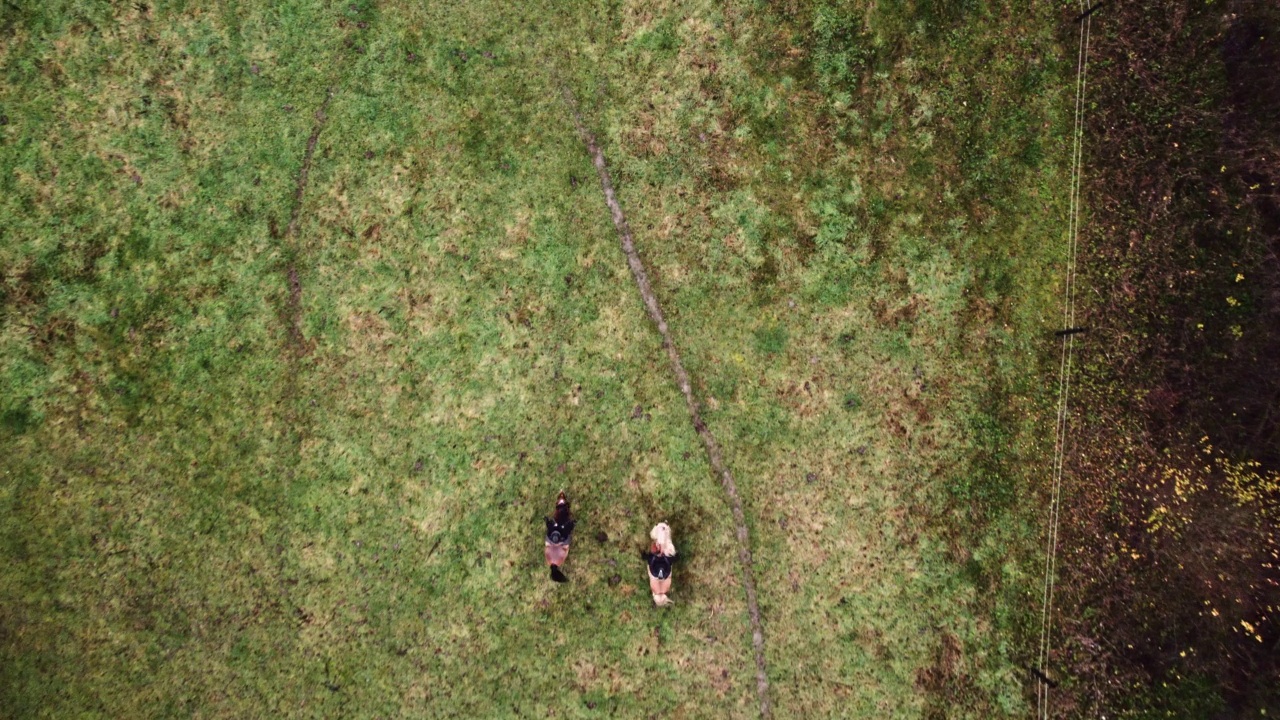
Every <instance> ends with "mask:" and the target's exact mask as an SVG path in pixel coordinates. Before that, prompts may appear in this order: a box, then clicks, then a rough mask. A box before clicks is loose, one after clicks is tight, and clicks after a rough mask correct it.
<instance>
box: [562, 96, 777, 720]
mask: <svg viewBox="0 0 1280 720" xmlns="http://www.w3.org/2000/svg"><path fill="white" fill-rule="evenodd" d="M563 93H564V99H565V103H566V104H568V106H569V109H570V111H571V113H572V114H573V123H574V125H575V126H576V127H577V129H578V135H579V136H581V137H582V142H583V143H584V144H585V145H586V146H587V152H589V153H590V154H591V162H592V164H594V165H595V168H596V174H597V175H599V177H600V189H601V190H602V191H603V192H604V201H605V204H606V205H608V206H609V212H610V213H611V214H612V215H613V224H614V227H616V228H617V230H618V239H619V241H620V242H621V243H622V252H623V254H625V255H626V256H627V265H628V266H630V268H631V275H632V277H634V278H635V281H636V287H637V289H639V291H640V297H641V298H643V300H644V307H645V310H646V311H647V312H648V314H649V319H651V320H653V324H654V325H656V326H657V328H658V333H659V334H661V335H662V346H663V347H664V348H666V350H667V357H668V358H669V359H670V360H671V372H672V373H673V374H674V375H675V377H676V384H677V385H679V386H680V393H681V394H682V395H684V402H685V406H686V407H687V408H688V410H689V419H690V420H691V421H692V422H693V427H694V429H696V430H697V431H698V437H699V438H701V439H702V445H703V447H704V448H706V451H707V461H708V462H710V463H711V469H712V470H714V471H715V473H716V475H718V476H719V477H720V482H721V484H722V485H723V486H724V491H725V494H726V495H728V497H729V505H730V507H732V508H733V521H734V524H735V525H736V527H737V531H738V532H737V535H738V562H739V563H740V564H741V566H742V587H743V589H744V590H745V591H746V594H747V610H748V612H749V613H750V615H751V645H752V648H753V649H754V651H755V657H756V692H757V693H758V694H759V696H760V716H761V717H765V718H767V717H769V678H768V674H767V673H766V672H765V662H764V631H763V630H762V629H761V626H760V604H759V602H758V601H757V599H756V585H755V578H754V572H753V571H752V569H751V542H750V537H749V536H748V534H747V519H746V516H745V515H744V514H743V512H742V498H741V497H740V496H739V495H738V485H737V483H736V482H734V480H733V473H731V472H730V471H729V468H728V466H726V465H725V463H724V458H723V457H722V455H721V452H720V445H719V443H717V442H716V439H715V436H714V435H712V434H711V431H710V430H709V429H708V428H707V424H706V423H705V422H703V420H702V414H701V413H700V412H699V411H698V403H697V401H696V400H694V399H693V390H692V386H691V385H690V383H689V373H688V372H687V371H686V370H685V369H684V363H683V362H681V360H680V353H679V351H677V350H676V344H675V341H674V340H672V338H671V332H670V329H669V328H668V327H667V321H666V319H665V318H664V317H663V315H662V308H661V307H660V306H659V305H658V299H657V298H656V297H655V296H654V294H653V286H651V285H650V284H649V276H648V274H647V273H646V272H645V269H644V263H643V262H641V261H640V255H639V254H638V253H637V252H636V247H635V242H634V241H633V239H632V237H631V228H630V227H629V226H628V225H627V218H626V216H625V215H623V213H622V206H621V205H619V204H618V198H617V196H616V195H615V194H614V192H613V182H612V181H611V180H610V178H609V169H608V167H607V166H606V164H605V161H604V153H603V152H602V151H601V150H600V145H599V144H598V143H597V142H596V138H595V135H593V134H592V133H591V131H590V130H588V129H587V127H586V125H585V124H584V123H583V121H582V113H581V112H580V111H579V109H578V103H577V101H576V100H575V99H574V97H573V93H571V92H570V91H569V90H568V89H567V88H566V89H564V90H563Z"/></svg>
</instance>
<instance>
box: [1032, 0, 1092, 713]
mask: <svg viewBox="0 0 1280 720" xmlns="http://www.w3.org/2000/svg"><path fill="white" fill-rule="evenodd" d="M1080 8H1081V11H1082V12H1083V13H1085V14H1084V15H1083V19H1082V21H1081V23H1080V45H1079V51H1078V54H1077V66H1076V67H1077V71H1076V98H1075V101H1076V102H1075V116H1074V118H1073V123H1074V125H1073V137H1072V157H1071V162H1072V168H1071V182H1070V190H1069V200H1068V222H1067V236H1068V243H1067V264H1066V272H1065V275H1066V278H1065V286H1064V289H1063V293H1064V298H1063V323H1064V325H1063V327H1066V328H1071V327H1074V326H1075V317H1076V313H1075V300H1076V260H1077V257H1078V250H1079V244H1080V204H1081V203H1080V196H1081V188H1082V184H1083V182H1082V177H1083V173H1082V170H1081V168H1082V166H1083V159H1084V111H1085V103H1084V96H1085V90H1086V88H1087V84H1088V63H1089V30H1090V25H1091V20H1092V18H1091V17H1090V16H1089V14H1088V13H1087V12H1086V10H1087V8H1086V6H1085V2H1084V1H1083V0H1081V2H1080ZM1074 349H1075V337H1074V335H1073V334H1067V335H1066V336H1064V338H1063V344H1062V354H1061V359H1060V362H1059V375H1058V377H1059V380H1058V412H1057V418H1056V422H1055V428H1054V460H1053V466H1052V482H1051V490H1050V502H1049V522H1048V525H1049V528H1048V530H1049V532H1048V537H1047V538H1046V549H1045V579H1044V593H1043V598H1042V600H1043V604H1042V609H1041V615H1040V618H1041V620H1040V650H1039V655H1038V664H1039V668H1040V670H1041V671H1042V672H1046V674H1047V664H1048V658H1049V651H1050V648H1051V640H1052V629H1053V595H1054V589H1055V584H1056V575H1057V551H1058V537H1059V532H1058V530H1059V521H1060V517H1061V498H1062V480H1063V477H1064V474H1065V466H1066V448H1067V429H1068V420H1069V412H1068V403H1069V400H1070V394H1071V370H1072V360H1073V353H1074ZM1049 689H1050V688H1049V686H1048V684H1047V683H1044V682H1037V684H1036V711H1037V716H1038V717H1040V718H1042V720H1047V719H1048V716H1049Z"/></svg>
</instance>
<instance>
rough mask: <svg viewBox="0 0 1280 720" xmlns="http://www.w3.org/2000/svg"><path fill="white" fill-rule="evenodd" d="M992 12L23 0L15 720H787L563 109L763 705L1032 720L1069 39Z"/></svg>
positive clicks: (10, 16) (711, 533) (7, 682)
mask: <svg viewBox="0 0 1280 720" xmlns="http://www.w3.org/2000/svg"><path fill="white" fill-rule="evenodd" d="M968 8H969V6H968V5H967V4H965V5H955V6H951V5H945V6H944V5H943V4H941V3H933V2H923V1H921V2H918V3H916V4H915V5H914V6H910V7H908V6H906V5H904V6H903V7H901V8H899V9H893V7H892V5H889V6H884V5H879V4H874V3H861V2H846V3H838V2H833V1H828V0H822V1H820V2H816V3H799V4H792V5H791V6H789V7H784V8H781V9H777V8H775V9H766V7H765V6H764V4H763V3H761V4H759V5H756V4H752V3H747V4H730V5H721V4H713V3H708V2H698V1H696V0H690V1H687V2H677V1H675V0H671V1H666V2H636V1H633V0H626V2H612V3H599V4H585V3H584V4H569V3H555V2H545V1H543V2H538V1H535V2H530V3H501V2H491V1H490V0H477V1H475V2H469V3H451V4H438V3H409V2H403V1H402V0H395V1H394V2H393V1H386V2H372V1H371V0H357V1H356V2H354V3H350V2H333V3H326V2H309V1H306V0H285V1H283V2H276V3H267V2H260V3H253V2H237V1H235V0H222V1H220V2H200V3H195V2H183V1H182V0H172V1H165V0H160V1H157V2H154V3H153V2H147V1H144V2H140V3H115V4H108V3H95V2H88V0H67V1H63V0H56V1H55V0H51V1H50V2H46V3H27V2H23V1H22V0H19V1H18V2H16V3H14V2H8V3H5V4H4V5H3V6H0V28H2V29H3V33H0V38H2V39H0V73H2V75H0V116H3V119H4V124H3V125H0V228H2V229H0V272H2V279H3V285H2V286H0V292H2V293H3V294H2V295H0V311H2V312H3V315H2V316H0V415H2V417H3V423H0V472H2V473H3V476H4V477H3V482H2V483H0V707H3V708H4V710H3V711H0V714H4V715H8V716H12V717H144V716H181V717H393V716H394V717H399V716H425V717H446V716H453V717H477V718H482V717H483V718H488V717H494V718H497V717H551V716H554V717H584V718H585V717H675V718H681V717H684V718H703V717H753V716H755V715H756V714H757V713H758V705H757V699H756V694H755V687H754V682H753V660H752V655H751V643H750V631H749V622H748V617H747V613H746V608H745V600H744V596H743V592H742V589H741V584H740V574H739V573H740V571H739V567H738V564H737V558H736V554H735V547H736V546H735V541H734V529H733V522H732V517H731V515H730V512H729V507H728V505H727V503H726V500H725V497H724V494H723V492H722V490H721V488H720V485H719V483H718V482H717V480H716V478H715V477H714V476H713V475H712V473H711V472H710V471H709V468H708V464H707V460H706V457H705V455H704V453H703V451H702V447H701V445H700V444H699V441H698V438H697V435H696V434H695V432H694V429H693V427H692V426H691V425H690V423H689V419H688V416H687V414H686V413H685V409H684V406H683V401H682V399H681V396H680V393H679V391H678V389H677V388H676V386H675V384H674V382H673V380H672V379H671V375H670V372H669V370H668V367H667V364H666V359H665V355H664V353H663V350H662V347H661V344H660V341H659V339H658V335H657V333H656V332H655V331H654V330H653V328H652V327H651V326H650V324H649V323H648V320H647V318H646V317H645V315H644V311H643V307H642V306H641V304H640V299H639V296H638V294H637V292H636V290H635V287H634V285H633V283H632V281H631V276H630V274H629V272H628V270H627V267H626V264H625V261H624V259H623V256H622V253H621V252H620V250H619V248H618V243H617V237H616V234H615V232H614V229H613V227H612V225H611V222H610V218H609V214H608V211H607V210H606V208H605V206H604V202H603V199H602V196H601V193H600V189H599V186H598V184H597V183H596V181H595V175H594V171H593V169H592V167H591V164H590V161H589V159H588V156H587V154H586V152H585V150H584V149H583V146H582V144H581V143H580V142H579V140H578V138H577V136H576V134H575V132H574V127H573V124H572V121H571V119H570V116H569V113H568V110H567V108H566V107H565V105H564V103H563V102H562V99H561V94H560V89H561V87H568V88H569V89H571V90H572V91H573V92H574V93H575V94H576V95H577V97H578V98H579V102H580V103H581V105H582V109H583V112H584V116H585V118H586V121H587V123H588V124H589V125H590V126H591V127H592V129H593V130H594V131H595V132H596V134H597V135H598V136H599V138H600V140H601V143H602V145H603V148H604V152H605V154H606V156H607V157H608V159H609V162H610V165H611V170H612V172H613V174H614V181H615V183H616V185H617V189H618V192H619V195H620V199H621V201H622V204H623V207H624V209H625V210H626V211H627V213H628V218H629V220H630V223H631V226H632V228H633V229H634V230H635V233H636V242H637V245H638V247H639V250H640V252H641V254H642V255H643V256H644V258H645V261H646V262H647V263H648V265H649V269H650V273H651V275H652V279H653V281H654V285H655V288H656V290H657V293H658V296H659V299H660V300H661V301H662V303H663V305H664V309H665V310H666V313H667V315H668V320H669V322H670V324H671V327H672V331H673V333H674V336H675V339H676V342H677V343H678V344H679V346H680V349H681V352H682V353H683V356H684V360H685V362H686V364H687V365H688V367H689V370H690V373H691V375H692V376H693V380H694V384H695V392H696V394H697V395H698V397H699V398H700V399H702V400H703V403H704V406H705V409H704V412H705V417H706V418H707V422H708V425H709V426H710V428H711V430H712V431H713V432H714V433H715V434H716V436H717V438H718V439H719V441H720V443H721V444H722V445H723V446H724V448H725V450H726V453H727V458H726V459H727V461H728V464H729V465H730V467H731V468H732V469H733V471H734V473H735V475H736V476H737V478H738V483H739V486H740V490H741V492H742V494H743V498H744V501H745V504H746V514H747V518H748V521H749V525H750V531H751V543H752V547H753V551H754V553H755V556H756V561H757V565H756V579H757V582H758V586H759V590H760V594H761V610H762V614H763V623H764V631H765V637H766V641H765V642H766V650H767V652H766V657H767V662H768V670H769V678H770V682H771V688H770V693H771V699H772V701H773V704H774V706H775V715H776V716H777V717H906V718H911V717H921V718H934V717H944V716H945V717H972V718H990V717H1019V716H1025V715H1026V714H1027V713H1028V704H1029V703H1031V704H1034V699H1033V696H1032V695H1031V691H1032V688H1031V684H1030V681H1029V679H1028V677H1027V674H1026V672H1025V670H1024V669H1023V665H1025V664H1026V663H1027V662H1030V658H1031V657H1032V655H1033V654H1034V647H1033V644H1034V638H1033V637H1032V635H1033V626H1035V625H1036V623H1037V622H1038V619H1039V618H1038V614H1039V610H1040V596H1039V592H1038V590H1039V588H1038V582H1039V580H1040V574H1039V573H1040V570H1039V568H1040V563H1041V562H1042V556H1041V553H1042V552H1043V547H1042V531H1041V528H1040V523H1041V522H1042V520H1043V518H1042V510H1041V508H1042V502H1043V495H1044V492H1045V489H1046V485H1047V477H1048V457H1047V456H1048V453H1049V451H1050V450H1051V449H1052V419H1051V415H1052V412H1051V409H1050V410H1048V411H1046V409H1047V408H1049V407H1050V405H1051V402H1052V399H1053V396H1052V395H1051V392H1052V391H1053V390H1054V389H1056V384H1055V383H1054V382H1053V377H1054V375H1053V373H1054V371H1055V370H1056V365H1054V364H1053V363H1052V362H1046V359H1047V358H1048V352H1049V351H1050V350H1052V349H1053V348H1054V347H1055V346H1054V345H1052V331H1053V330H1055V329H1057V323H1058V317H1059V313H1058V309H1057V308H1058V305H1057V303H1058V302H1059V301H1058V297H1059V295H1060V293H1061V269H1062V261H1063V258H1064V257H1065V237H1066V210H1067V208H1066V195H1067V186H1068V175H1067V172H1066V168H1067V162H1068V160H1069V157H1068V156H1069V142H1068V137H1069V132H1070V129H1069V128H1070V120H1071V118H1070V102H1071V93H1072V84H1071V82H1072V73H1073V72H1074V52H1075V48H1074V47H1068V48H1065V49H1064V48H1063V47H1061V46H1060V45H1059V40H1060V35H1059V33H1060V32H1062V30H1061V28H1062V24H1063V17H1064V14H1063V13H1060V12H1059V10H1060V9H1059V8H1053V7H1044V6H1037V7H1036V8H1034V9H1032V10H1027V9H1025V8H1006V7H1000V8H987V9H979V8H977V7H975V8H973V9H968ZM1063 12H1066V11H1063ZM326 98H329V99H328V100H327V101H326ZM326 102H327V104H326ZM322 106H323V108H324V112H323V116H322V117H321V116H318V115H317V112H318V111H319V110H320V109H321V108H322ZM315 132H318V136H317V140H316V142H315V146H314V153H313V155H311V157H310V166H309V170H308V172H307V176H306V178H307V179H306V183H305V192H304V193H303V195H302V200H301V204H300V206H298V205H296V198H297V189H298V187H299V175H300V172H301V171H302V168H303V164H304V161H305V158H306V157H307V146H308V139H309V137H311V136H312V135H313V133H315ZM561 488H564V489H567V491H568V492H569V493H570V495H571V497H572V498H573V499H574V501H575V511H576V515H577V517H578V520H579V523H578V531H577V539H576V540H575V545H574V549H573V553H572V555H571V557H570V560H569V564H568V567H567V571H568V574H569V576H570V577H571V579H572V582H571V583H570V584H568V585H564V586H559V585H554V584H553V583H551V582H550V581H549V580H548V579H547V576H546V569H545V567H544V565H543V561H542V556H541V552H542V550H541V533H542V522H541V518H542V516H543V515H544V514H546V513H547V512H549V510H550V508H551V505H552V502H553V500H554V496H555V493H556V491H558V490H560V489H561ZM659 520H666V521H668V522H669V523H670V524H671V525H672V527H673V528H674V531H675V538H676V544H677V546H678V547H679V549H680V553H681V560H680V562H679V563H678V564H677V566H676V585H675V590H674V595H673V597H674V598H675V599H676V603H677V604H676V605H675V606H674V607H673V608H670V609H667V610H665V611H659V610H656V609H655V608H654V607H653V605H652V602H651V600H650V598H649V596H648V589H647V585H646V582H645V573H644V567H643V564H642V563H641V562H640V561H639V559H638V558H637V553H638V551H639V550H640V549H641V547H642V546H643V544H644V543H645V540H646V537H647V531H648V529H649V527H650V526H651V525H652V524H653V523H654V522H657V521H659Z"/></svg>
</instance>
